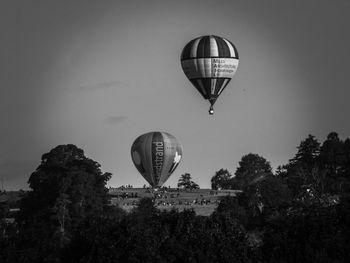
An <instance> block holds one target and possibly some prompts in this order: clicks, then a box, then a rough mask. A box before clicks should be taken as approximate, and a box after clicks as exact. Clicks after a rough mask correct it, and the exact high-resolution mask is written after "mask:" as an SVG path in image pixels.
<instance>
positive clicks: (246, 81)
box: [0, 0, 350, 189]
mask: <svg viewBox="0 0 350 263" xmlns="http://www.w3.org/2000/svg"><path fill="white" fill-rule="evenodd" d="M349 14H350V2H349V1H347V0H333V1H331V0H327V1H326V0H294V1H283V0H265V1H249V0H242V1H234V0H227V1H220V0H216V1H212V0H201V1H189V0H186V1H182V0H177V1H165V0H161V1H142V0H140V1H132V0H128V1H102V0H99V1H88V0H80V1H71V0H59V1H58V0H57V1H53V0H42V1H41V0H37V1H25V0H23V1H14V0H8V1H6V0H2V1H1V4H0V33H1V35H0V40H1V41H0V91H1V93H0V109H1V110H0V120H1V125H2V126H1V129H0V179H1V178H2V180H3V182H4V187H5V188H7V189H19V188H23V189H27V188H28V186H27V181H28V178H29V176H30V174H31V173H32V172H33V171H34V170H35V168H36V167H37V166H38V165H39V163H40V158H41V155H42V154H44V153H46V152H48V151H50V150H51V149H52V148H53V147H55V146H57V145H59V144H67V143H72V144H75V145H76V146H78V147H79V148H82V149H83V150H84V151H85V154H86V155H87V156H88V157H89V158H92V159H94V160H95V161H97V162H99V163H100V164H101V165H102V170H103V171H104V172H111V173H113V177H112V179H111V180H110V181H109V185H111V186H119V185H123V184H132V185H134V186H142V185H143V184H144V183H146V181H145V180H144V179H143V177H142V176H141V175H139V174H138V172H137V170H136V168H135V167H134V166H133V163H132V161H131V158H130V147H131V144H132V143H133V141H134V140H135V139H136V137H138V136H139V135H141V134H143V133H145V132H149V131H157V130H159V131H166V132H169V133H171V134H173V135H174V136H175V137H177V138H178V139H179V140H180V141H181V143H182V145H183V159H182V162H181V163H180V165H179V167H178V168H177V170H176V171H175V172H174V174H173V175H172V177H171V178H170V179H169V180H168V181H167V182H166V185H171V186H176V183H177V180H178V179H179V177H180V175H181V174H182V173H185V172H188V173H190V174H191V175H192V177H193V180H194V181H195V182H197V183H198V184H199V185H200V186H201V187H202V188H205V187H210V178H211V177H212V176H213V175H214V173H215V171H217V170H219V169H220V168H225V169H228V170H229V171H231V172H232V173H234V172H235V170H236V167H237V165H238V162H239V161H240V159H241V157H242V156H243V155H245V154H248V153H257V154H259V155H261V156H263V157H265V158H266V159H267V160H268V161H270V162H271V165H272V166H273V168H274V169H275V168H276V167H277V166H278V165H280V164H285V163H287V162H288V160H289V159H290V158H292V157H293V156H294V154H295V153H296V147H297V146H298V145H299V143H300V142H301V140H303V139H305V138H306V137H307V136H308V134H313V135H315V136H316V137H317V138H318V139H319V140H320V141H324V139H325V138H326V136H327V134H328V133H329V132H331V131H336V132H338V134H339V136H340V137H341V138H343V139H345V138H347V137H350V124H349V112H350V104H349V103H348V101H349V95H350V90H349V88H350V85H349V84H350V74H349V68H350V67H349V61H350V34H349V25H350V15H349ZM207 34H214V35H219V36H222V37H225V38H227V39H229V40H230V41H231V42H233V43H234V44H235V45H236V47H237V49H238V52H239V55H240V65H239V68H238V71H237V73H236V75H235V77H234V79H233V80H232V81H231V83H230V84H229V86H228V87H227V88H226V89H225V91H224V92H223V93H222V95H221V97H220V98H219V99H218V101H217V103H216V105H215V114H214V115H213V116H209V115H208V107H209V103H208V102H207V101H205V100H203V99H202V97H201V95H200V94H199V92H198V91H197V90H196V89H195V88H194V87H192V85H191V83H190V82H189V81H188V80H187V78H186V77H185V75H184V74H183V72H182V69H181V65H180V60H179V58H180V54H181V51H182V48H183V47H184V46H185V45H186V43H187V42H189V41H190V40H191V39H193V38H195V37H198V36H201V35H207Z"/></svg>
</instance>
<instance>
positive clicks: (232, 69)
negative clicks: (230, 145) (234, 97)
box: [181, 35, 238, 114]
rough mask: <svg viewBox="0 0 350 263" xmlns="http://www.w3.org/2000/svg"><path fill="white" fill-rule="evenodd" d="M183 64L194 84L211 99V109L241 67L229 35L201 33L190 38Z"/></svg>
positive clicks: (211, 111)
mask: <svg viewBox="0 0 350 263" xmlns="http://www.w3.org/2000/svg"><path fill="white" fill-rule="evenodd" d="M181 66H182V69H183V71H184V73H185V75H186V76H187V78H188V79H189V80H190V81H191V82H192V84H193V86H195V87H196V89H197V90H198V91H199V92H200V94H202V96H203V97H204V99H206V100H209V102H210V104H211V106H210V110H209V113H210V114H213V113H214V109H213V105H214V103H215V101H216V100H217V98H218V97H219V96H220V94H221V93H222V91H223V90H224V89H225V87H226V86H227V84H228V83H229V82H230V80H231V79H232V77H233V76H234V75H235V73H236V70H237V67H238V52H237V49H236V47H235V46H234V45H233V44H232V43H231V42H230V41H228V40H227V39H225V38H222V37H218V36H213V35H210V36H201V37H198V38H195V39H193V40H192V41H190V42H189V43H188V44H187V45H186V46H185V47H184V49H183V50H182V54H181Z"/></svg>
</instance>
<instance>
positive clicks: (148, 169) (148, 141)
mask: <svg viewBox="0 0 350 263" xmlns="http://www.w3.org/2000/svg"><path fill="white" fill-rule="evenodd" d="M181 157H182V146H181V144H180V143H179V141H178V140H177V139H176V138H175V137H174V136H173V135H171V134H169V133H166V132H149V133H145V134H143V135H141V136H139V137H138V138H137V139H136V140H135V141H134V143H133V144H132V146H131V159H132V161H133V163H134V165H135V166H136V168H137V170H138V171H139V172H140V174H141V175H142V176H143V177H144V178H145V179H146V180H147V182H148V183H149V184H150V185H151V186H152V187H154V188H158V187H161V186H162V185H163V184H164V183H165V181H166V180H167V179H168V178H169V177H170V175H171V174H172V173H173V172H174V170H175V169H176V167H177V166H178V164H179V163H180V160H181Z"/></svg>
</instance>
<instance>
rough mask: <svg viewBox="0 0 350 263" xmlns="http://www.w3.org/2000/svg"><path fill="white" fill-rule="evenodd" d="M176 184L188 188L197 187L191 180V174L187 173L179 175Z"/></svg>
mask: <svg viewBox="0 0 350 263" xmlns="http://www.w3.org/2000/svg"><path fill="white" fill-rule="evenodd" d="M177 186H178V187H181V188H184V189H188V190H192V189H199V185H198V184H196V183H195V182H193V181H192V178H191V174H189V173H185V174H182V175H181V177H180V179H179V181H178V183H177Z"/></svg>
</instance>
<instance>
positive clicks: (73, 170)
mask: <svg viewBox="0 0 350 263" xmlns="http://www.w3.org/2000/svg"><path fill="white" fill-rule="evenodd" d="M110 177H111V174H110V173H102V172H101V170H100V165H99V164H98V163H97V162H95V161H93V160H91V159H89V158H87V157H85V155H84V151H83V150H82V149H79V148H77V147H76V146H75V145H72V144H68V145H59V146H57V147H55V148H54V149H52V150H51V151H50V152H49V153H46V154H44V155H43V156H42V159H41V164H40V165H39V166H38V168H37V169H36V170H35V171H34V172H33V173H32V174H31V176H30V178H29V187H30V188H31V189H32V190H31V191H29V192H28V194H27V195H26V196H25V197H24V198H23V199H22V201H21V205H20V208H21V211H20V213H19V215H18V218H17V221H18V223H19V226H20V230H21V233H22V236H26V239H28V241H29V242H32V244H31V245H32V246H35V245H34V244H35V243H36V245H37V248H38V250H40V251H42V250H41V248H40V247H41V246H42V245H43V244H45V245H47V246H48V248H47V250H51V251H54V250H55V249H56V248H62V247H63V246H64V245H65V244H67V243H69V240H70V236H71V234H72V233H73V232H74V231H75V229H76V228H77V226H78V225H79V224H80V223H81V222H82V221H83V220H85V219H86V218H87V217H92V216H95V215H101V213H102V212H103V209H104V207H105V206H106V204H107V202H108V195H107V194H108V189H107V188H106V182H107V181H108V180H109V179H110ZM47 240H50V241H47ZM50 247H51V248H50ZM37 254H40V253H39V252H37Z"/></svg>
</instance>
